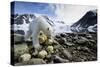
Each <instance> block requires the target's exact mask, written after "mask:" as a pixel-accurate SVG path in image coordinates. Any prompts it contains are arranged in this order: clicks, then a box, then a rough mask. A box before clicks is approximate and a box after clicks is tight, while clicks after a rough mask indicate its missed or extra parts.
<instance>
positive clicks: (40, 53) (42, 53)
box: [38, 50, 47, 59]
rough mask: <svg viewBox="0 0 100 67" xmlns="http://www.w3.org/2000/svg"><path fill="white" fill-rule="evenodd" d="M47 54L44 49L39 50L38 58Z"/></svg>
mask: <svg viewBox="0 0 100 67" xmlns="http://www.w3.org/2000/svg"><path fill="white" fill-rule="evenodd" d="M46 56H47V52H46V51H45V50H42V51H40V52H39V54H38V57H39V58H42V59H43V58H45V57H46Z"/></svg>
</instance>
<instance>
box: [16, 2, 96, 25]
mask: <svg viewBox="0 0 100 67" xmlns="http://www.w3.org/2000/svg"><path fill="white" fill-rule="evenodd" d="M94 9H97V8H96V7H95V6H86V5H84V6H83V5H67V4H48V3H36V2H35V3H34V2H15V13H18V14H25V13H37V14H45V15H47V16H49V17H50V18H51V19H53V20H60V21H64V22H65V23H66V24H67V25H71V24H72V23H75V22H76V21H78V20H79V19H80V18H81V17H82V16H83V15H84V14H85V13H86V12H87V11H89V10H94Z"/></svg>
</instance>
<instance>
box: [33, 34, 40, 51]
mask: <svg viewBox="0 0 100 67" xmlns="http://www.w3.org/2000/svg"><path fill="white" fill-rule="evenodd" d="M38 34H39V33H38V32H33V33H32V42H33V47H34V48H35V49H39V48H40V44H39V40H38Z"/></svg>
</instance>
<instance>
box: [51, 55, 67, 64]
mask: <svg viewBox="0 0 100 67" xmlns="http://www.w3.org/2000/svg"><path fill="white" fill-rule="evenodd" d="M51 59H53V61H54V63H66V62H68V60H65V59H63V58H61V57H59V56H57V55H53V56H52V57H51Z"/></svg>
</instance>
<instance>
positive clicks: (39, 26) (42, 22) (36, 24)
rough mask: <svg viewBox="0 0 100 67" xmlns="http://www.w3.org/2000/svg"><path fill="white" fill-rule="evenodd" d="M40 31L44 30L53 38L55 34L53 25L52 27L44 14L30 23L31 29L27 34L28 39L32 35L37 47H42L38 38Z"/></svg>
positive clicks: (34, 44) (34, 45)
mask: <svg viewBox="0 0 100 67" xmlns="http://www.w3.org/2000/svg"><path fill="white" fill-rule="evenodd" d="M40 31H43V33H44V34H45V35H46V36H47V37H49V38H52V36H53V27H51V25H50V24H49V23H48V22H47V21H46V19H45V18H44V17H43V16H40V17H37V18H35V19H34V21H32V22H31V23H30V25H29V30H28V31H27V34H26V36H25V39H27V38H29V36H30V35H32V42H33V47H34V48H36V49H38V48H39V47H40V44H39V40H38V35H39V33H40Z"/></svg>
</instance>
